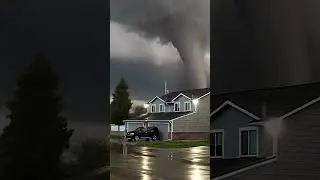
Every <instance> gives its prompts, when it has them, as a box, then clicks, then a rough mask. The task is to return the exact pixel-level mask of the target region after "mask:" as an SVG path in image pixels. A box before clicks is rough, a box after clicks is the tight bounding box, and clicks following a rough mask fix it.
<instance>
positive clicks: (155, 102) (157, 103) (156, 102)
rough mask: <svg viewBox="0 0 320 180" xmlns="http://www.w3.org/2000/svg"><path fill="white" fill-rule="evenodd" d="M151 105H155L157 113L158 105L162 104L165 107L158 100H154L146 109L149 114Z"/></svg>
mask: <svg viewBox="0 0 320 180" xmlns="http://www.w3.org/2000/svg"><path fill="white" fill-rule="evenodd" d="M152 104H155V105H156V112H157V113H158V112H159V105H160V104H164V105H166V104H165V103H164V102H163V101H161V100H160V99H156V100H154V101H153V102H152V103H150V106H149V107H148V112H151V105H152Z"/></svg>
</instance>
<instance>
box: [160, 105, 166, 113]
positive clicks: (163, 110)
mask: <svg viewBox="0 0 320 180" xmlns="http://www.w3.org/2000/svg"><path fill="white" fill-rule="evenodd" d="M161 106H162V111H160V107H161ZM161 112H166V106H165V105H164V104H159V113H161Z"/></svg>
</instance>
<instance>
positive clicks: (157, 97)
mask: <svg viewBox="0 0 320 180" xmlns="http://www.w3.org/2000/svg"><path fill="white" fill-rule="evenodd" d="M155 99H159V100H161V101H162V102H164V103H166V101H164V100H163V99H161V98H160V97H159V96H156V97H154V98H153V99H152V100H151V101H149V102H148V104H150V103H152V102H153V101H154V100H155Z"/></svg>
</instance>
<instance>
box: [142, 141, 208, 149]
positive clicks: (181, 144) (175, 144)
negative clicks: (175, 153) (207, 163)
mask: <svg viewBox="0 0 320 180" xmlns="http://www.w3.org/2000/svg"><path fill="white" fill-rule="evenodd" d="M137 146H147V147H156V148H190V147H197V146H209V141H208V140H181V141H140V142H138V143H137Z"/></svg>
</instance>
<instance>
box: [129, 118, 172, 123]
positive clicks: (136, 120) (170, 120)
mask: <svg viewBox="0 0 320 180" xmlns="http://www.w3.org/2000/svg"><path fill="white" fill-rule="evenodd" d="M169 121H171V120H141V119H140V120H134V119H132V120H131V119H130V120H123V122H169Z"/></svg>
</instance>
